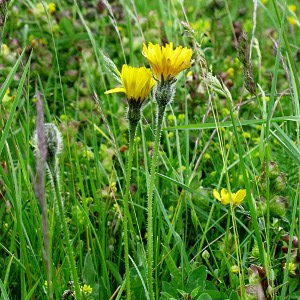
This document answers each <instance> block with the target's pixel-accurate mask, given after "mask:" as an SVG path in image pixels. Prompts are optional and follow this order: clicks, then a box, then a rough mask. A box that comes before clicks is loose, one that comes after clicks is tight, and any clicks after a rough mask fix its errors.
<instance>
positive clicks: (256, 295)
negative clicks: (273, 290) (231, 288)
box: [245, 284, 264, 300]
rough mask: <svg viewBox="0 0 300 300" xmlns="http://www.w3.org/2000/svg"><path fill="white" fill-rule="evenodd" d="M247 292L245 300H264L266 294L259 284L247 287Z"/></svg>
mask: <svg viewBox="0 0 300 300" xmlns="http://www.w3.org/2000/svg"><path fill="white" fill-rule="evenodd" d="M245 292H246V298H245V300H257V299H264V292H263V289H262V286H261V284H257V285H253V284H248V285H246V286H245ZM262 296H263V298H262Z"/></svg>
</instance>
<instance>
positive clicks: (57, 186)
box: [50, 169, 81, 300]
mask: <svg viewBox="0 0 300 300" xmlns="http://www.w3.org/2000/svg"><path fill="white" fill-rule="evenodd" d="M50 170H51V169H50ZM51 175H52V179H53V185H54V189H55V196H56V201H57V206H58V211H59V218H60V221H61V225H62V229H63V234H64V240H65V242H66V246H67V255H68V259H69V263H70V267H71V273H72V277H73V281H74V287H75V296H76V299H77V300H79V299H81V293H80V287H79V283H78V275H77V271H76V265H75V259H74V254H73V251H72V246H71V242H70V235H69V230H68V227H67V222H66V219H65V214H64V207H63V200H62V197H61V194H60V184H59V173H58V170H55V171H54V172H52V170H51Z"/></svg>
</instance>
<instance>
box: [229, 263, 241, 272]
mask: <svg viewBox="0 0 300 300" xmlns="http://www.w3.org/2000/svg"><path fill="white" fill-rule="evenodd" d="M230 271H231V272H232V273H234V274H238V273H239V271H240V269H239V266H237V265H234V266H231V267H230Z"/></svg>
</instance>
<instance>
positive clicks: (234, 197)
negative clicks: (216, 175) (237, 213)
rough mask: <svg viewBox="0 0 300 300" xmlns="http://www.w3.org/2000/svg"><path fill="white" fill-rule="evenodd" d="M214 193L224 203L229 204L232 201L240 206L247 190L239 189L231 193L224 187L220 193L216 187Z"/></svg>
mask: <svg viewBox="0 0 300 300" xmlns="http://www.w3.org/2000/svg"><path fill="white" fill-rule="evenodd" d="M213 195H214V197H215V198H216V199H217V200H219V201H220V202H221V203H222V204H223V205H227V204H229V203H230V202H232V204H233V205H234V206H238V205H240V204H241V203H242V202H243V200H244V198H245V196H246V190H238V191H237V192H236V193H230V192H228V191H227V190H226V189H222V190H221V195H220V194H219V192H218V191H217V190H216V189H214V191H213Z"/></svg>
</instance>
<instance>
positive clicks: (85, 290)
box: [80, 284, 93, 295]
mask: <svg viewBox="0 0 300 300" xmlns="http://www.w3.org/2000/svg"><path fill="white" fill-rule="evenodd" d="M80 289H81V291H82V292H83V293H84V294H88V295H90V294H91V293H92V291H93V289H92V288H91V286H90V285H87V284H85V285H84V286H83V287H81V288H80Z"/></svg>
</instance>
